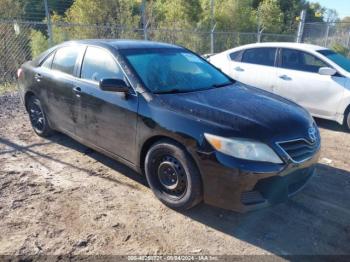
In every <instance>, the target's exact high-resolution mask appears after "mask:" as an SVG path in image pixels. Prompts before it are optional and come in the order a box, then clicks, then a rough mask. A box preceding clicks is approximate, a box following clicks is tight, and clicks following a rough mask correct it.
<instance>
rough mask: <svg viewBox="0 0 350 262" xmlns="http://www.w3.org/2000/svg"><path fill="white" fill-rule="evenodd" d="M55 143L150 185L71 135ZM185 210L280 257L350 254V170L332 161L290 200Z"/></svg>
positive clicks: (215, 227) (207, 223) (60, 138)
mask: <svg viewBox="0 0 350 262" xmlns="http://www.w3.org/2000/svg"><path fill="white" fill-rule="evenodd" d="M51 141H52V142H55V143H59V144H61V145H63V146H66V147H69V148H72V149H74V150H77V151H79V152H81V153H84V154H87V155H89V157H92V158H93V159H95V160H96V161H98V162H100V163H102V164H103V165H106V166H108V167H110V168H112V169H114V170H116V171H118V172H120V173H121V174H123V175H125V176H127V177H129V178H131V179H133V180H135V181H137V182H139V183H140V184H142V185H144V186H147V182H146V179H145V178H144V177H143V176H141V175H139V174H137V173H136V172H134V171H132V170H131V169H130V168H128V167H126V166H124V165H122V164H120V163H118V162H117V161H114V160H112V159H110V158H108V157H106V156H104V155H102V154H99V153H97V152H94V151H93V150H91V149H88V148H86V147H85V146H83V145H81V144H79V143H77V142H75V141H74V140H72V139H70V138H68V137H67V136H65V135H61V134H58V135H55V136H53V137H52V138H51ZM101 178H105V177H101ZM110 180H111V182H113V179H110ZM182 213H183V214H184V215H186V216H188V217H190V218H192V219H193V220H196V221H199V222H200V223H203V224H205V225H207V226H208V227H210V228H212V229H213V230H218V231H221V232H223V233H225V234H227V235H229V236H231V237H233V238H237V239H240V240H243V241H245V242H247V243H249V244H251V245H255V246H257V247H259V248H262V249H265V250H267V251H269V252H271V253H274V254H277V255H295V254H302V255H304V254H350V244H349V243H350V173H349V172H348V171H345V170H341V169H336V168H333V167H330V166H326V165H321V164H319V165H318V166H317V172H316V175H315V176H314V177H313V178H312V179H311V181H310V182H309V184H308V185H307V186H306V187H305V188H304V189H303V191H302V192H300V193H299V194H298V195H297V196H295V197H294V198H293V199H291V200H289V201H288V202H287V203H284V204H280V205H277V206H273V207H268V208H265V209H262V210H257V211H254V212H250V213H246V214H239V213H236V212H232V211H226V210H222V209H219V208H215V207H212V206H208V205H206V204H201V205H199V206H198V207H195V208H194V209H191V210H189V211H186V212H182ZM205 234H210V232H209V233H208V232H206V233H204V232H203V237H205Z"/></svg>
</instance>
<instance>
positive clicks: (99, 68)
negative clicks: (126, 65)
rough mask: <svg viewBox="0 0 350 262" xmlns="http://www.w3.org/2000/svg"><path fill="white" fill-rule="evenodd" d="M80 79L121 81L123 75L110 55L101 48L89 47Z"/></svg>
mask: <svg viewBox="0 0 350 262" xmlns="http://www.w3.org/2000/svg"><path fill="white" fill-rule="evenodd" d="M81 78H83V79H87V80H91V81H94V82H99V81H100V80H101V79H103V78H119V79H123V78H124V75H123V73H122V70H121V69H120V67H119V65H118V64H117V63H116V61H115V60H114V58H113V56H112V55H111V54H109V53H108V52H107V51H105V50H103V49H101V48H98V47H92V46H89V47H88V48H87V50H86V53H85V57H84V61H83V67H82V69H81Z"/></svg>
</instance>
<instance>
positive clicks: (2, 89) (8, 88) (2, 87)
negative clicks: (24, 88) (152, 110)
mask: <svg viewBox="0 0 350 262" xmlns="http://www.w3.org/2000/svg"><path fill="white" fill-rule="evenodd" d="M16 90H17V84H16V83H3V84H0V95H3V94H5V93H10V92H13V91H16Z"/></svg>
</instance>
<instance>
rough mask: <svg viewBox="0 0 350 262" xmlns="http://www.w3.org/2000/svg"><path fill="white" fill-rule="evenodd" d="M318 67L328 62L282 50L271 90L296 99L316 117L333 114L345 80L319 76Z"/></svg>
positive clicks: (301, 53) (307, 54)
mask: <svg viewBox="0 0 350 262" xmlns="http://www.w3.org/2000/svg"><path fill="white" fill-rule="evenodd" d="M321 67H329V65H328V64H326V63H325V62H323V61H322V60H320V59H319V58H318V57H316V56H314V55H312V54H310V53H306V52H304V51H299V50H294V49H282V50H281V53H280V64H279V67H278V69H277V73H276V76H275V79H276V82H277V84H276V86H275V87H274V93H276V94H278V95H280V96H283V97H286V98H288V99H290V100H293V101H295V102H296V103H298V104H300V105H301V106H303V107H305V108H306V109H307V110H308V111H309V112H310V113H312V114H313V115H315V116H320V117H326V118H327V117H333V116H335V114H336V113H337V108H338V106H339V101H341V99H342V97H343V94H344V85H345V80H346V79H345V78H344V77H342V76H338V75H335V76H326V75H320V74H319V73H318V70H319V69H320V68H321Z"/></svg>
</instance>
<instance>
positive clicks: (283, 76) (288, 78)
mask: <svg viewBox="0 0 350 262" xmlns="http://www.w3.org/2000/svg"><path fill="white" fill-rule="evenodd" d="M279 78H281V79H283V80H292V78H291V77H289V76H287V75H281V76H279Z"/></svg>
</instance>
